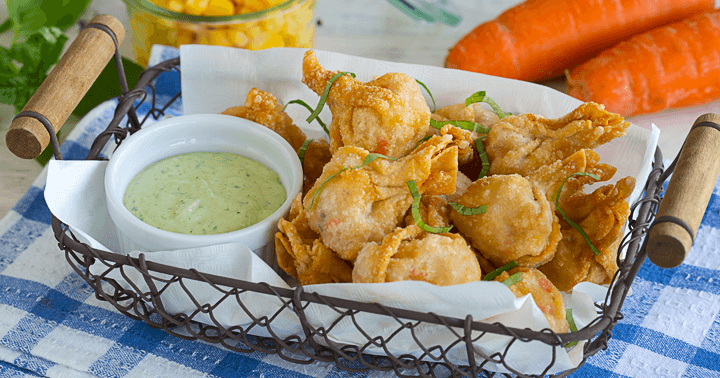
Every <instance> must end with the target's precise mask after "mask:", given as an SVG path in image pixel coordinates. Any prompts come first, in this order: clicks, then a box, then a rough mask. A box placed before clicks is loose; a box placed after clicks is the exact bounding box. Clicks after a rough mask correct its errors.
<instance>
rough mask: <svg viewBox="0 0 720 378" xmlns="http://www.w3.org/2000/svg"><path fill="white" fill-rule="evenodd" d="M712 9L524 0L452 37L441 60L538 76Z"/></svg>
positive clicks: (682, 2) (644, 0) (660, 2)
mask: <svg viewBox="0 0 720 378" xmlns="http://www.w3.org/2000/svg"><path fill="white" fill-rule="evenodd" d="M714 9H715V1H714V0H527V1H525V2H524V3H521V4H519V5H517V6H515V7H513V8H510V9H508V10H506V11H505V12H503V13H502V14H501V15H500V16H498V17H497V18H496V19H495V20H492V21H488V22H486V23H483V24H481V25H480V26H478V27H477V28H475V30H473V31H472V32H470V33H469V34H468V35H466V36H465V37H463V38H462V39H461V40H460V41H458V42H457V43H456V44H455V46H454V47H453V48H452V49H451V50H450V53H449V54H448V56H447V60H446V61H445V66H446V67H449V68H458V69H461V70H466V71H474V72H480V73H484V74H489V75H495V76H502V77H508V78H512V79H520V80H527V81H541V80H545V79H549V78H553V77H556V76H561V75H562V74H563V72H564V71H565V70H566V69H572V68H573V67H575V66H576V65H578V64H580V63H582V62H584V61H586V60H588V59H590V58H592V57H593V56H595V55H597V54H598V53H599V52H600V51H602V50H604V49H606V48H608V47H610V46H612V45H614V44H616V43H618V42H620V41H622V40H624V39H626V38H628V37H630V36H632V35H633V34H637V33H641V32H644V31H647V30H649V29H652V28H654V27H658V26H661V25H664V24H668V23H670V22H675V21H679V20H682V19H684V18H687V17H690V16H692V15H694V14H698V13H702V12H708V11H712V10H714Z"/></svg>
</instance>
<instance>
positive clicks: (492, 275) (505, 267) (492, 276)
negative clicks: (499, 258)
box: [483, 261, 518, 281]
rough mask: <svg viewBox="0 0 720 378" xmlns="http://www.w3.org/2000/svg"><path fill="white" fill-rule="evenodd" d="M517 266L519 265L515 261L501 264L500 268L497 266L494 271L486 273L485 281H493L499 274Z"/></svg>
mask: <svg viewBox="0 0 720 378" xmlns="http://www.w3.org/2000/svg"><path fill="white" fill-rule="evenodd" d="M517 266H518V264H517V263H516V262H515V261H511V262H509V263H507V264H505V265H503V266H501V267H500V268H497V269H495V270H493V271H492V272H490V273H488V274H486V275H485V277H483V281H492V280H494V279H495V277H497V276H499V275H500V274H501V273H502V272H507V271H509V270H510V269H512V268H515V267H517Z"/></svg>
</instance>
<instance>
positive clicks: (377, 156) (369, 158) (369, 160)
mask: <svg viewBox="0 0 720 378" xmlns="http://www.w3.org/2000/svg"><path fill="white" fill-rule="evenodd" d="M380 158H382V159H388V160H397V159H394V158H391V157H388V156H385V155H381V154H368V155H367V156H366V157H365V160H363V162H362V164H360V165H356V166H354V167H345V168H343V169H341V170H339V171H337V172H335V173H333V174H332V175H330V177H328V178H326V179H325V181H323V183H322V184H320V187H319V188H318V189H317V190H316V191H315V193H313V196H312V200H311V201H310V206H309V207H308V211H312V209H313V206H314V205H315V197H317V196H318V195H320V193H321V192H322V191H323V190H324V189H325V185H326V184H327V183H328V181H330V180H332V178H333V177H335V176H337V175H339V174H340V172H342V171H345V170H348V169H356V168H362V167H364V166H366V165H368V164H370V163H372V162H373V161H375V160H377V159H380Z"/></svg>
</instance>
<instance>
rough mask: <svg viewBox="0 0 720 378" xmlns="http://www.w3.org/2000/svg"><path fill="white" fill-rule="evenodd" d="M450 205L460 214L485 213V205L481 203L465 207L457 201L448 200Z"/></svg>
mask: <svg viewBox="0 0 720 378" xmlns="http://www.w3.org/2000/svg"><path fill="white" fill-rule="evenodd" d="M449 205H450V207H452V208H453V209H455V211H457V212H458V213H460V215H478V214H485V211H487V205H482V206H478V207H465V206H463V205H461V204H459V203H457V202H450V204H449Z"/></svg>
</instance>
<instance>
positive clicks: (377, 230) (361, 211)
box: [303, 136, 457, 261]
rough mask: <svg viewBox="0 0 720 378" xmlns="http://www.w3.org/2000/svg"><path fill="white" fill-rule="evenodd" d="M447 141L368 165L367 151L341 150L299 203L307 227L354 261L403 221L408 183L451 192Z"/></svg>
mask: <svg viewBox="0 0 720 378" xmlns="http://www.w3.org/2000/svg"><path fill="white" fill-rule="evenodd" d="M450 141H451V138H450V137H449V136H447V137H434V138H431V139H430V140H428V141H426V142H424V143H423V144H422V145H420V147H418V148H417V149H416V150H415V151H413V153H412V154H410V155H408V156H405V157H403V158H400V159H397V160H390V159H385V158H382V157H377V159H375V160H373V161H372V162H370V163H368V164H366V165H363V163H364V161H365V159H366V158H367V157H368V155H370V153H369V152H368V151H366V150H364V149H362V148H359V147H349V146H347V147H342V148H340V149H339V150H338V151H337V152H335V154H333V156H332V160H331V161H330V162H329V163H328V164H327V165H325V167H324V169H323V173H322V175H321V176H320V178H318V180H317V181H316V182H315V185H314V186H313V187H312V188H311V189H310V190H309V191H308V193H307V195H305V198H304V199H303V206H304V208H305V210H306V212H307V217H308V222H309V225H310V227H311V228H312V229H313V230H314V231H315V232H317V233H318V234H320V235H321V237H322V240H323V242H324V243H325V245H326V246H328V247H330V248H331V249H332V250H334V251H336V252H337V253H338V255H339V256H340V257H342V258H343V259H346V260H349V261H353V260H354V259H355V257H356V256H357V252H358V250H360V248H362V245H363V244H364V243H366V242H370V241H380V240H382V238H383V237H385V235H387V234H388V233H390V232H391V231H392V230H394V229H395V227H397V226H398V225H399V224H400V222H402V220H403V217H404V216H405V213H406V212H407V210H408V209H409V208H410V206H411V204H412V202H413V198H412V195H411V193H410V190H409V189H408V186H407V182H408V181H410V180H414V181H415V182H416V186H417V189H418V192H419V193H420V194H449V193H453V192H454V191H455V175H456V172H457V148H456V147H454V146H448V144H449V143H450Z"/></svg>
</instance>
